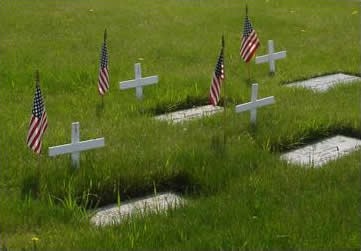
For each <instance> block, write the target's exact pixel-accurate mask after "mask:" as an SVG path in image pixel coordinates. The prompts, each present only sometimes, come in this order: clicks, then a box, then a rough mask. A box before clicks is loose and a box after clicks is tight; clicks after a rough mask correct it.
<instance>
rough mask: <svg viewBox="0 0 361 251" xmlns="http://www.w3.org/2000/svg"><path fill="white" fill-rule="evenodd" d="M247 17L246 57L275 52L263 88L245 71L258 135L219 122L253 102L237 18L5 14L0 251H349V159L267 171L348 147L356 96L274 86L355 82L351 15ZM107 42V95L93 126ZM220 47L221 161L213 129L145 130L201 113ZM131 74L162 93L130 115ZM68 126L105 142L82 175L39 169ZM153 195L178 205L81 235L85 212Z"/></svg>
mask: <svg viewBox="0 0 361 251" xmlns="http://www.w3.org/2000/svg"><path fill="white" fill-rule="evenodd" d="M90 9H92V10H93V11H90ZM355 10H357V11H358V13H356V14H354V15H353V14H352V13H354V11H355ZM249 11H250V16H251V21H252V24H253V26H254V28H255V29H256V31H257V32H258V34H259V37H260V40H261V42H262V46H261V47H260V49H259V51H258V55H263V54H265V53H266V52H267V46H266V45H267V40H268V39H273V40H274V41H275V50H276V51H281V50H287V58H286V59H284V60H279V61H277V63H276V64H277V65H276V67H277V68H276V71H277V73H276V75H275V76H270V75H269V74H268V65H265V64H263V65H255V64H254V62H252V65H251V71H252V82H257V83H259V97H260V98H261V97H266V96H275V99H276V103H275V104H274V105H271V106H268V107H264V108H261V109H260V110H259V112H258V114H257V121H258V122H257V126H256V127H255V128H252V127H251V126H250V125H249V114H247V113H244V114H237V115H236V114H233V113H232V112H231V109H232V108H233V107H234V106H235V105H236V104H239V103H244V102H248V101H249V99H250V91H251V88H250V84H249V83H248V82H247V71H246V68H245V67H244V64H243V63H241V62H240V59H239V54H238V51H239V46H240V38H239V36H240V32H241V30H242V26H243V15H244V2H235V1H229V0H224V1H213V0H212V1H202V0H198V1H179V0H170V1H160V0H157V1H136V2H134V1H128V0H122V1H108V2H107V4H104V3H103V2H101V1H95V0H84V1H80V2H79V1H69V0H66V1H40V0H37V1H32V2H31V3H30V2H28V1H24V0H18V1H2V2H1V3H0V30H1V36H0V54H1V55H3V58H4V61H3V62H2V63H1V64H0V78H1V79H2V85H0V92H1V99H0V107H1V113H0V118H1V121H3V122H2V124H1V126H2V130H0V138H1V141H0V148H1V149H2V150H1V155H0V160H1V164H2V165H1V176H0V188H1V189H0V193H2V194H1V195H2V196H1V198H4V199H2V200H1V203H0V212H1V214H0V233H1V236H2V238H1V241H0V242H1V245H3V246H6V247H7V248H9V249H20V248H24V249H32V248H33V242H32V241H31V238H32V237H33V236H37V237H39V239H40V240H39V241H38V243H37V248H38V249H62V250H63V249H77V250H83V249H105V250H108V249H128V248H136V249H144V248H156V249H169V248H179V249H206V248H212V249H233V248H239V249H247V250H249V249H251V250H262V249H295V250H300V249H302V250H303V249H326V250H331V249H340V248H350V249H359V248H360V234H359V233H360V232H359V229H360V212H361V210H360V204H359V189H357V188H359V187H360V170H359V165H360V151H358V152H356V153H353V154H351V155H349V156H347V157H344V158H342V159H340V160H337V161H332V162H330V163H329V164H327V165H325V167H324V168H321V169H303V168H299V167H295V166H292V165H288V164H286V163H284V162H281V161H280V160H279V156H280V153H281V152H283V151H286V150H289V149H293V148H296V147H298V146H301V145H304V144H307V143H309V142H312V141H315V140H319V139H322V138H324V137H327V136H330V135H334V134H343V135H347V136H353V137H357V138H361V133H360V129H361V128H360V105H359V104H360V86H359V82H357V83H353V84H349V85H344V86H338V87H336V88H333V89H331V90H330V91H328V92H326V93H313V92H312V91H309V90H306V89H291V88H285V87H283V86H282V85H283V84H284V83H288V82H292V81H295V80H299V79H306V78H309V77H312V76H318V75H324V74H326V73H329V72H347V73H351V74H353V75H359V69H360V57H359V55H360V49H359V35H358V34H359V28H360V26H359V20H360V15H359V5H358V3H357V2H352V1H342V2H340V1H332V0H327V1H316V0H314V1H296V0H288V1H286V0H280V1H272V0H270V1H261V0H257V1H252V2H250V3H249ZM9 13H11V15H9ZM345 27H347V28H345ZM104 28H107V30H108V48H109V62H110V63H109V67H110V69H109V71H110V81H111V83H110V84H111V87H110V91H109V94H108V95H107V96H106V97H105V107H104V110H103V111H99V108H98V107H99V104H100V98H99V96H98V94H97V90H96V82H97V74H98V61H99V53H100V46H101V42H102V38H103V31H104ZM222 34H224V35H225V39H226V49H225V69H226V83H225V84H226V92H227V104H228V105H229V107H230V108H231V109H228V112H227V121H226V133H227V136H228V144H227V146H226V149H223V144H222V142H223V115H222V114H219V115H215V116H213V117H210V118H206V119H202V120H197V121H190V122H188V123H185V124H182V125H175V126H170V125H168V124H167V123H166V122H159V121H155V120H153V119H152V117H153V116H154V115H155V114H161V113H164V112H167V111H173V110H177V109H181V108H186V107H192V106H193V105H201V104H205V103H206V102H207V97H208V91H209V84H210V79H211V74H212V71H213V70H214V65H215V63H216V59H217V56H218V53H219V49H220V38H221V35H222ZM345 37H347V42H346V41H345ZM136 62H141V63H142V75H143V76H150V75H159V79H160V81H159V83H158V85H156V86H152V87H147V88H145V89H144V100H143V101H142V102H138V101H137V100H136V98H135V91H134V90H131V91H123V92H120V91H119V90H118V82H119V81H122V80H126V79H131V78H133V77H134V72H133V71H134V63H136ZM36 69H39V70H40V79H41V88H42V92H43V95H44V96H45V102H46V109H47V113H48V118H49V128H48V130H47V132H46V135H45V138H44V141H43V149H44V151H43V153H42V155H41V156H35V155H34V154H33V153H31V152H30V151H29V150H28V149H27V148H26V145H25V138H26V134H27V129H28V122H29V118H30V112H31V104H32V99H33V93H34V71H35V70H36ZM222 102H223V100H222ZM74 121H79V122H80V128H81V129H80V137H81V140H85V139H89V138H96V137H102V136H104V137H105V142H106V147H105V148H102V149H97V150H94V151H89V152H84V153H81V155H80V156H81V157H80V159H81V164H80V165H81V168H80V169H79V170H74V169H72V168H71V163H70V157H69V156H59V157H56V158H49V157H47V148H48V147H50V146H54V145H59V144H64V143H68V142H70V134H71V122H74ZM154 187H155V188H156V189H157V191H159V192H160V191H166V190H168V189H171V190H174V191H177V192H179V193H182V194H183V195H184V196H186V197H187V198H188V200H189V203H188V205H187V206H186V207H184V208H180V209H177V210H170V211H168V212H167V213H166V214H162V215H151V216H149V217H144V218H141V217H140V218H137V219H135V220H134V221H129V222H126V223H125V224H123V225H119V226H113V227H107V228H104V229H97V228H96V227H94V226H92V225H91V224H90V223H89V216H90V215H91V208H94V207H96V206H100V205H104V204H108V203H116V202H117V198H118V194H119V196H120V199H121V200H122V201H124V200H126V199H128V198H135V197H138V196H142V195H149V194H152V193H153V190H154ZM87 209H89V210H87Z"/></svg>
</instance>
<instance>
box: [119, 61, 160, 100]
mask: <svg viewBox="0 0 361 251" xmlns="http://www.w3.org/2000/svg"><path fill="white" fill-rule="evenodd" d="M157 83H158V76H151V77H146V78H142V70H141V67H140V63H136V64H135V79H132V80H127V81H123V82H120V83H119V88H120V90H125V89H129V88H136V95H137V98H138V99H142V98H143V86H146V85H152V84H157Z"/></svg>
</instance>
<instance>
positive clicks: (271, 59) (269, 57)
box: [256, 40, 287, 73]
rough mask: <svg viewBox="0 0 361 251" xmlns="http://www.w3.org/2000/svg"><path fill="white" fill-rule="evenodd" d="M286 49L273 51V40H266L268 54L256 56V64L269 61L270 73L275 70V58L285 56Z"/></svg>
mask: <svg viewBox="0 0 361 251" xmlns="http://www.w3.org/2000/svg"><path fill="white" fill-rule="evenodd" d="M286 53H287V52H286V51H280V52H276V53H275V52H274V46H273V40H268V55H264V56H259V57H256V64H261V63H266V62H269V68H270V72H271V73H275V71H276V60H278V59H282V58H285V57H286Z"/></svg>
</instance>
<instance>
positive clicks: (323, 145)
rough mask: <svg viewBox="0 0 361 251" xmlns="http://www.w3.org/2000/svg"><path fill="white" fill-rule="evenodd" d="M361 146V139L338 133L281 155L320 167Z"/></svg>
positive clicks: (297, 161)
mask: <svg viewBox="0 0 361 251" xmlns="http://www.w3.org/2000/svg"><path fill="white" fill-rule="evenodd" d="M360 147H361V140H359V139H355V138H350V137H345V136H341V135H337V136H334V137H331V138H327V139H325V140H322V141H320V142H317V143H314V144H312V145H308V146H305V147H302V148H299V149H296V150H293V151H290V152H287V153H285V154H282V155H281V159H282V160H285V161H287V162H289V163H293V164H298V165H303V166H306V167H320V166H322V165H324V164H326V163H327V162H329V161H331V160H335V159H338V158H340V157H341V156H344V155H346V154H348V153H351V152H353V151H357V150H358V149H360Z"/></svg>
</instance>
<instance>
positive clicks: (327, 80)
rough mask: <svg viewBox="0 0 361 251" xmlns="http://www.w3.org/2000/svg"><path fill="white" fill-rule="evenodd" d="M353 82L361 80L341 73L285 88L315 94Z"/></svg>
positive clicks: (287, 85) (299, 82) (291, 84)
mask: <svg viewBox="0 0 361 251" xmlns="http://www.w3.org/2000/svg"><path fill="white" fill-rule="evenodd" d="M355 81H361V78H360V77H356V76H352V75H346V74H343V73H337V74H331V75H327V76H322V77H316V78H311V79H308V80H304V81H297V82H294V83H290V84H286V85H285V86H286V87H299V88H302V87H303V88H309V89H311V90H313V91H315V92H325V91H327V90H328V89H330V88H332V87H334V86H336V85H338V84H347V83H352V82H355Z"/></svg>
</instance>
